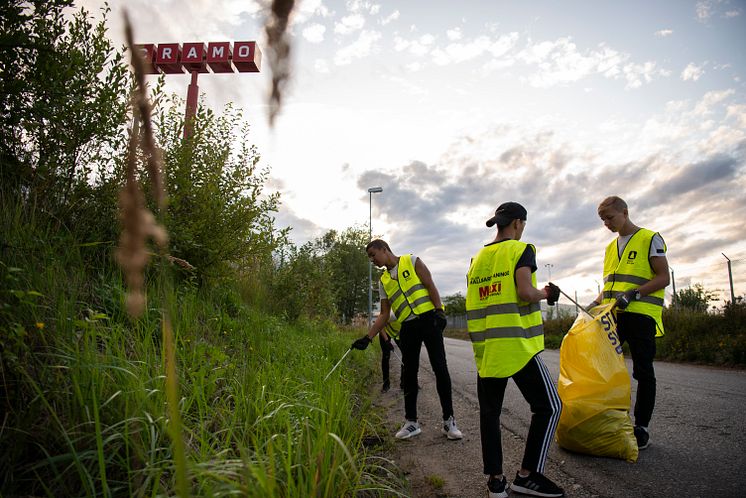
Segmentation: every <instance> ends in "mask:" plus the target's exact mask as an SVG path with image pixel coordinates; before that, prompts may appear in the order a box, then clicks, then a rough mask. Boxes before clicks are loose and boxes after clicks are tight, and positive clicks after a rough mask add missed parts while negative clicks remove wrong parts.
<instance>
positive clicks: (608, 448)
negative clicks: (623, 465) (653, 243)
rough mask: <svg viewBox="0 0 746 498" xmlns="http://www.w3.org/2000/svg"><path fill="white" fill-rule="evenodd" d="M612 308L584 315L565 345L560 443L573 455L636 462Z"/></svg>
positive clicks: (626, 380)
mask: <svg viewBox="0 0 746 498" xmlns="http://www.w3.org/2000/svg"><path fill="white" fill-rule="evenodd" d="M612 308H613V304H609V305H607V306H605V307H603V308H602V307H596V308H594V309H593V314H594V316H595V318H594V319H591V318H590V317H589V316H588V315H586V314H585V313H580V315H578V318H577V319H576V320H575V323H573V326H572V327H571V328H570V331H569V332H568V333H567V335H565V337H564V338H563V339H562V345H561V346H560V377H559V384H558V388H557V390H558V391H559V395H560V398H561V399H562V405H563V406H562V415H561V416H560V421H559V425H558V427H557V443H558V444H559V445H560V446H561V447H563V448H565V449H567V450H570V451H576V452H579V453H587V454H590V455H597V456H606V457H613V458H623V459H625V460H627V461H630V462H634V461H637V454H638V449H637V441H636V440H635V435H634V431H633V427H632V422H631V420H630V418H629V405H630V380H629V373H628V372H627V367H626V365H625V363H624V355H623V354H622V346H621V343H620V341H619V336H618V335H617V332H616V316H615V314H614V311H613V309H612Z"/></svg>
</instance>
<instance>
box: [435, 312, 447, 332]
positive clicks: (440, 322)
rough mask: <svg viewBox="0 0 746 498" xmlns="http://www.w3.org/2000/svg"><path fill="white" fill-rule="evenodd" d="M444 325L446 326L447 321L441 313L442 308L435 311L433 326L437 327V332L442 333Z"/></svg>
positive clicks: (444, 313) (443, 313) (444, 314)
mask: <svg viewBox="0 0 746 498" xmlns="http://www.w3.org/2000/svg"><path fill="white" fill-rule="evenodd" d="M446 325H448V319H447V318H446V312H445V311H443V309H442V308H438V309H436V310H435V326H436V327H438V330H440V331H441V332H443V331H444V330H445V329H446Z"/></svg>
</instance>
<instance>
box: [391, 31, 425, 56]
mask: <svg viewBox="0 0 746 498" xmlns="http://www.w3.org/2000/svg"><path fill="white" fill-rule="evenodd" d="M433 43H435V37H434V36H433V35H431V34H429V33H428V34H424V35H422V36H420V37H419V38H417V39H414V40H407V39H405V38H402V37H401V36H396V37H394V50H396V51H397V52H401V51H403V50H406V51H407V52H409V53H410V54H412V55H414V56H415V57H422V56H423V55H425V54H427V53H428V52H430V47H431V46H432V44H433Z"/></svg>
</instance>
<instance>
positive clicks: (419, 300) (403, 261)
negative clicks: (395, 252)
mask: <svg viewBox="0 0 746 498" xmlns="http://www.w3.org/2000/svg"><path fill="white" fill-rule="evenodd" d="M397 267H398V268H397V274H396V279H393V278H391V274H390V273H389V272H388V270H384V272H383V275H381V283H382V284H383V288H384V290H385V291H386V295H387V296H388V299H389V303H390V304H391V311H392V312H393V313H394V316H396V321H397V322H399V323H403V322H404V320H406V319H407V318H408V317H409V315H411V314H412V312H414V314H415V315H421V314H423V313H425V312H427V311H430V310H433V309H435V306H434V305H433V302H432V301H431V300H430V294H429V293H428V292H427V289H426V288H425V286H424V285H423V284H422V281H421V280H420V278H419V277H418V276H417V272H416V271H415V269H414V265H413V264H412V255H411V254H405V255H404V256H400V257H399V264H398V265H397Z"/></svg>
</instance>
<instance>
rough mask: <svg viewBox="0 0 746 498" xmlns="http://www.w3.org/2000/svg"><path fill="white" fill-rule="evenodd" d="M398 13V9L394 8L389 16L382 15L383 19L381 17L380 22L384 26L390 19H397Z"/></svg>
mask: <svg viewBox="0 0 746 498" xmlns="http://www.w3.org/2000/svg"><path fill="white" fill-rule="evenodd" d="M399 15H400V14H399V11H398V10H395V11H394V12H392V13H391V14H390V15H389V16H387V17H384V18H383V19H381V24H383V25H384V26H385V25H386V24H388V23H390V22H392V21H396V20H397V19H399Z"/></svg>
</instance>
